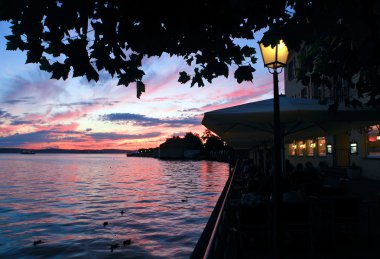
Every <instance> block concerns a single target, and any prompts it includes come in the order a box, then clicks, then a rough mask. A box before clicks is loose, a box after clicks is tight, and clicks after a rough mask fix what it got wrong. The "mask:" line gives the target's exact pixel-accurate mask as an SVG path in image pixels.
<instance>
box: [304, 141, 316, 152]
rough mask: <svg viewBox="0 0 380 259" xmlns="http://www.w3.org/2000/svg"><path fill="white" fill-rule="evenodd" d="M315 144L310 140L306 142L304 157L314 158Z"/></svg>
mask: <svg viewBox="0 0 380 259" xmlns="http://www.w3.org/2000/svg"><path fill="white" fill-rule="evenodd" d="M314 149H315V143H314V141H313V140H312V139H307V140H306V155H307V156H314Z"/></svg>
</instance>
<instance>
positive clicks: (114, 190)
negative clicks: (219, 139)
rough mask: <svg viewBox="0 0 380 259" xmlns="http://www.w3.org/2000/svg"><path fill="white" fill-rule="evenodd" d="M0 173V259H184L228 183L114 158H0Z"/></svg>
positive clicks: (202, 165) (221, 175) (216, 169)
mask: <svg viewBox="0 0 380 259" xmlns="http://www.w3.org/2000/svg"><path fill="white" fill-rule="evenodd" d="M9 161H12V163H9ZM0 168H2V171H1V172H0V179H2V182H1V185H0V220H1V222H2V224H0V233H1V234H0V257H1V258H3V257H4V258H46V257H56V258H58V257H59V258H114V257H123V258H188V257H189V255H190V254H191V252H192V249H193V248H194V246H195V244H196V242H197V239H198V238H199V236H200V234H201V233H202V231H203V227H204V225H205V224H206V222H207V220H208V217H209V215H210V213H211V210H212V208H213V207H214V205H215V202H216V200H217V198H218V196H219V194H220V192H221V190H222V188H223V186H224V183H225V181H226V179H227V176H228V166H227V165H226V164H223V163H218V162H210V161H160V160H157V159H151V158H126V157H125V156H119V155H43V154H37V155H36V156H34V157H33V158H31V157H24V156H19V155H0ZM52 171H53V172H54V173H52ZM121 210H124V212H125V213H124V215H123V216H122V215H121V214H120V211H121ZM104 221H108V222H109V224H108V225H107V226H106V227H103V222H104ZM125 239H132V244H131V245H129V246H127V247H123V246H121V247H119V248H117V249H115V250H114V251H113V252H111V251H110V244H111V243H112V242H119V243H120V244H121V242H122V240H125ZM36 240H43V241H44V243H42V244H40V245H37V246H33V241H36Z"/></svg>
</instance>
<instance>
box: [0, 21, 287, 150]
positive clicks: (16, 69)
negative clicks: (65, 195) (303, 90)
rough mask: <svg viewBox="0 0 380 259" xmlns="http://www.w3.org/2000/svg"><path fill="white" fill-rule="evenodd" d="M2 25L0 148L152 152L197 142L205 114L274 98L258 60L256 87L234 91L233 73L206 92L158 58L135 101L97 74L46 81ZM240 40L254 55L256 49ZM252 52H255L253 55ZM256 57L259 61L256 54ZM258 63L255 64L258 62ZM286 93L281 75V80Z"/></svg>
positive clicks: (171, 61) (182, 66)
mask: <svg viewBox="0 0 380 259" xmlns="http://www.w3.org/2000/svg"><path fill="white" fill-rule="evenodd" d="M9 34H10V30H9V28H8V24H7V23H4V22H2V23H0V57H1V61H0V71H1V72H0V147H21V148H33V149H40V148H64V149H113V148H115V149H127V150H134V149H138V148H148V147H156V146H158V145H159V144H160V143H162V142H164V141H165V139H166V138H168V137H172V136H173V135H180V136H182V135H184V133H186V132H189V131H191V132H195V133H199V134H200V135H202V133H203V131H204V130H205V128H204V127H203V126H202V125H201V120H202V117H203V114H204V113H205V112H207V111H211V110H215V109H219V108H224V107H228V106H232V105H238V104H242V103H246V102H252V101H257V100H262V99H268V98H271V97H272V94H273V92H272V87H273V83H272V77H271V75H270V74H269V73H268V71H267V70H266V69H265V68H264V67H263V64H262V63H261V60H260V59H259V63H257V64H256V66H255V68H256V72H255V73H254V81H253V83H251V82H245V83H242V84H238V83H237V82H236V80H235V79H234V77H233V70H234V68H232V69H231V70H230V76H229V78H228V79H226V78H219V79H217V80H214V81H213V83H212V84H206V86H205V87H203V88H198V87H197V86H194V87H192V88H191V87H190V83H187V84H180V83H179V82H177V80H178V73H179V72H180V71H183V70H189V68H188V67H187V66H186V63H185V62H184V61H183V60H182V59H181V58H176V57H172V58H170V57H169V56H168V55H165V54H164V55H162V56H161V57H159V58H158V57H156V58H150V59H146V60H145V62H144V70H145V73H146V75H145V76H144V78H143V80H144V82H145V84H146V92H145V93H143V95H142V96H141V98H140V99H137V98H136V89H135V86H134V85H130V86H129V87H124V86H117V79H112V78H111V77H110V76H108V75H107V74H101V79H100V80H99V82H97V83H95V82H93V81H92V82H90V83H89V82H87V80H86V79H85V78H69V79H68V80H66V81H63V80H52V79H49V78H50V75H49V74H48V73H45V72H42V71H40V70H39V69H38V65H36V64H25V60H26V55H25V53H23V52H20V51H6V50H5V48H6V41H5V39H4V36H6V35H9ZM256 37H257V39H256V40H255V41H251V42H246V41H242V40H237V41H236V42H237V43H238V44H242V45H246V44H249V45H253V46H255V47H256V48H257V47H258V45H257V43H256V42H257V41H258V40H260V39H261V35H257V36H256ZM257 51H259V50H258V49H257ZM259 55H260V54H259ZM258 57H259V58H260V56H258ZM280 89H281V90H280V92H281V93H283V74H282V75H281V76H280Z"/></svg>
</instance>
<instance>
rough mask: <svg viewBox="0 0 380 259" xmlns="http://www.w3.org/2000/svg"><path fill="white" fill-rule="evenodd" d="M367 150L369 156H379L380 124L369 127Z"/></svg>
mask: <svg viewBox="0 0 380 259" xmlns="http://www.w3.org/2000/svg"><path fill="white" fill-rule="evenodd" d="M367 152H368V156H369V157H379V158H380V125H373V126H370V127H369V132H368V146H367Z"/></svg>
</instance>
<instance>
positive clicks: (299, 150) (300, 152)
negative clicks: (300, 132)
mask: <svg viewBox="0 0 380 259" xmlns="http://www.w3.org/2000/svg"><path fill="white" fill-rule="evenodd" d="M305 149H306V144H305V143H304V142H303V141H297V156H304V155H305Z"/></svg>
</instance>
